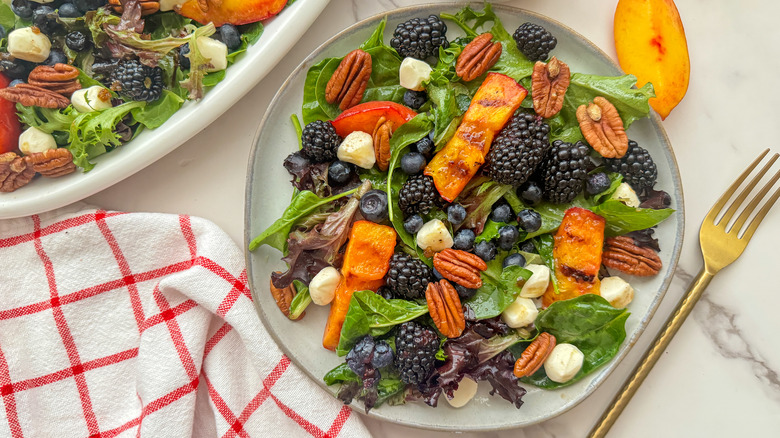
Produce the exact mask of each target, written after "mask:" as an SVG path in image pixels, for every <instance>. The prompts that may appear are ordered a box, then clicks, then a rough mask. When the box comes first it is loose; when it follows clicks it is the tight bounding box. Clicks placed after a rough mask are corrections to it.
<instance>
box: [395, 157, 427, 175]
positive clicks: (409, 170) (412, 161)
mask: <svg viewBox="0 0 780 438" xmlns="http://www.w3.org/2000/svg"><path fill="white" fill-rule="evenodd" d="M426 164H427V163H426V162H425V157H424V156H423V154H421V153H419V152H408V153H406V154H404V156H403V157H401V170H403V171H404V173H405V174H407V175H416V174H418V173H420V172H422V171H423V169H425V165H426Z"/></svg>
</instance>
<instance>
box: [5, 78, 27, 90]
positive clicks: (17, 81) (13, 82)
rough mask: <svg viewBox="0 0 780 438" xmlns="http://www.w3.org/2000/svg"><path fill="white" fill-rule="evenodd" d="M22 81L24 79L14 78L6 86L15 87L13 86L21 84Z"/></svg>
mask: <svg viewBox="0 0 780 438" xmlns="http://www.w3.org/2000/svg"><path fill="white" fill-rule="evenodd" d="M23 83H24V81H23V80H21V79H14V80H13V81H11V83H9V84H8V88H13V87H15V86H17V85H19V84H23Z"/></svg>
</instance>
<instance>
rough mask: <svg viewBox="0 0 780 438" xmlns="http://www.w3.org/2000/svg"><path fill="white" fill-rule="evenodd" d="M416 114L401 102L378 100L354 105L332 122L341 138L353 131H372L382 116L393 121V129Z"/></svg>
mask: <svg viewBox="0 0 780 438" xmlns="http://www.w3.org/2000/svg"><path fill="white" fill-rule="evenodd" d="M416 115H417V113H416V112H414V111H412V110H410V109H409V108H407V107H405V106H403V105H401V104H398V103H395V102H390V101H381V100H380V101H375V102H364V103H361V104H359V105H355V106H353V107H352V108H349V109H347V110H346V111H344V112H343V113H341V114H339V116H338V117H336V118H335V119H334V120H333V122H332V123H333V127H334V128H335V129H336V134H338V135H339V137H342V138H343V137H346V136H347V135H349V134H350V133H352V132H355V131H363V132H368V133H371V132H374V127H376V122H377V121H379V119H380V118H382V117H384V118H385V119H387V120H389V121H391V122H393V129H398V127H399V126H401V125H403V124H404V123H406V122H408V121H409V120H412V119H413V118H414V116H416Z"/></svg>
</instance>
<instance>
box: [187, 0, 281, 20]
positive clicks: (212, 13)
mask: <svg viewBox="0 0 780 438" xmlns="http://www.w3.org/2000/svg"><path fill="white" fill-rule="evenodd" d="M286 4H287V0H222V2H221V3H219V5H216V2H208V5H209V7H208V10H207V11H203V10H202V9H201V8H200V6H198V1H197V0H189V1H188V2H186V3H184V4H182V5H181V6H179V7H178V8H177V9H176V12H178V13H179V14H181V15H183V16H185V17H187V18H191V19H193V20H195V21H197V22H198V23H200V24H208V23H209V22H211V23H214V26H217V27H219V26H222V25H223V24H225V23H230V24H236V25H238V24H247V23H255V22H257V21H260V20H265V19H267V18H271V17H273V16H274V15H276V14H278V13H279V12H280V11H281V10H282V9H283V8H284V5H286Z"/></svg>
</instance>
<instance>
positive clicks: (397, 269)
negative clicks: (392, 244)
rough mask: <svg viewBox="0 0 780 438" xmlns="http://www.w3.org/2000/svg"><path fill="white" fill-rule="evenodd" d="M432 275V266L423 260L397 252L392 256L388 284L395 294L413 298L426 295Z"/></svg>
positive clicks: (409, 298)
mask: <svg viewBox="0 0 780 438" xmlns="http://www.w3.org/2000/svg"><path fill="white" fill-rule="evenodd" d="M431 275H432V274H431V268H429V267H428V265H426V264H425V263H424V262H423V261H422V260H420V259H417V258H414V257H412V256H410V255H409V254H406V253H403V252H397V253H395V254H393V257H391V258H390V268H389V269H388V270H387V278H386V280H387V286H388V287H389V288H390V289H392V290H393V295H394V296H396V297H398V298H404V299H407V300H412V299H415V298H420V297H422V296H424V295H425V289H426V288H427V287H428V283H430V281H431Z"/></svg>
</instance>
